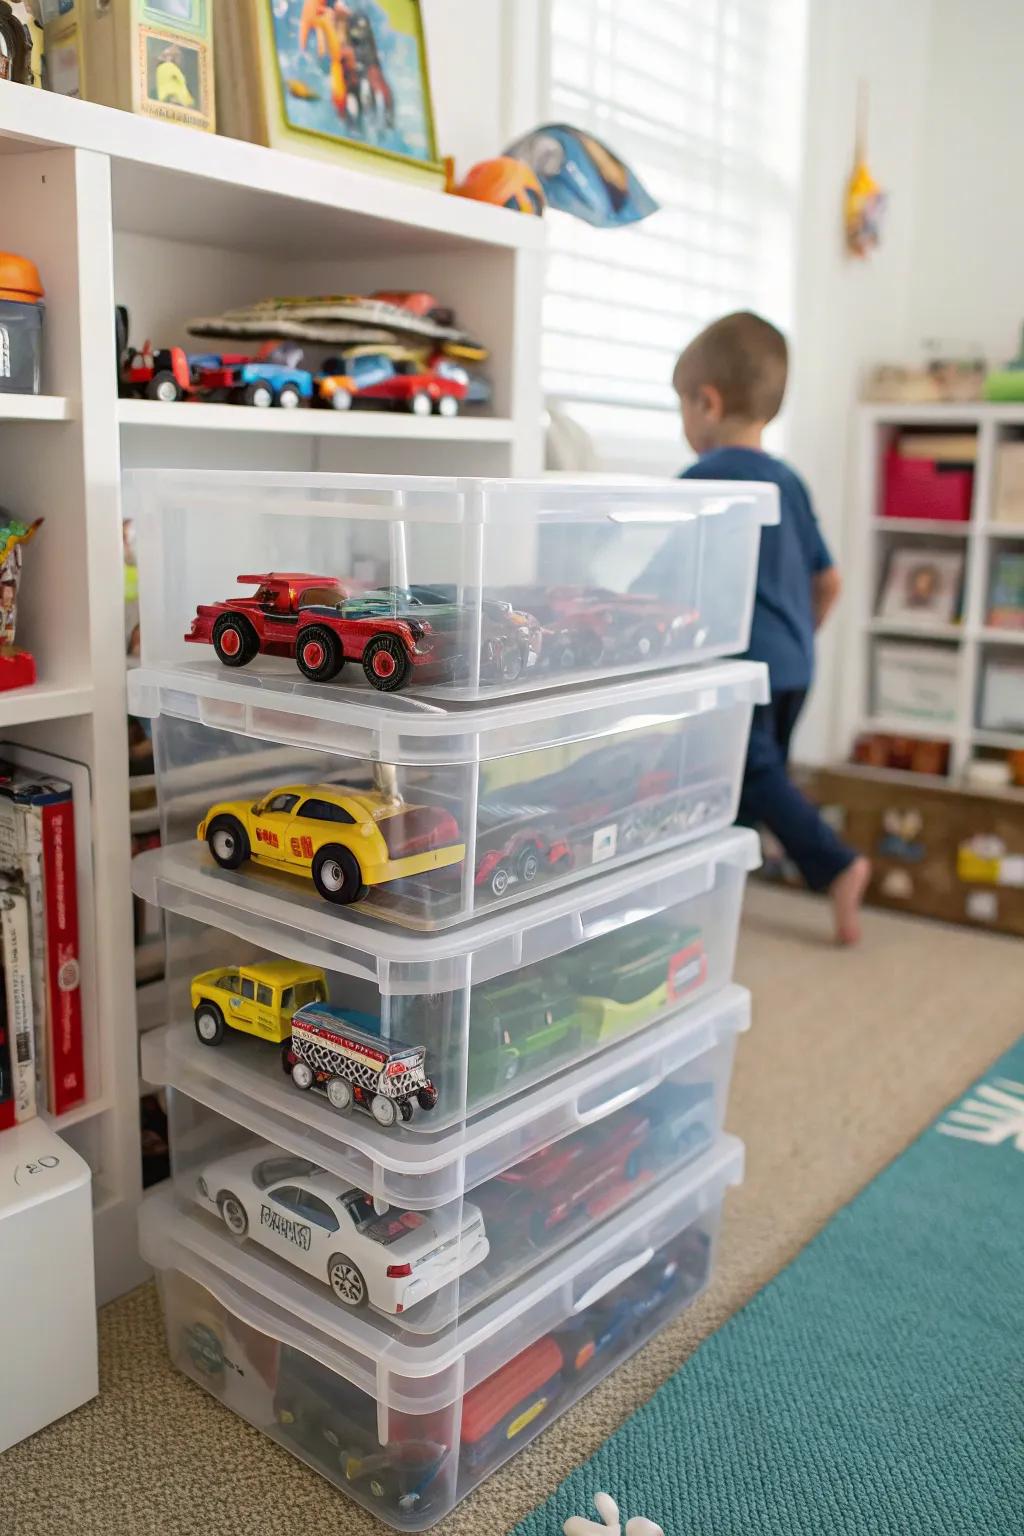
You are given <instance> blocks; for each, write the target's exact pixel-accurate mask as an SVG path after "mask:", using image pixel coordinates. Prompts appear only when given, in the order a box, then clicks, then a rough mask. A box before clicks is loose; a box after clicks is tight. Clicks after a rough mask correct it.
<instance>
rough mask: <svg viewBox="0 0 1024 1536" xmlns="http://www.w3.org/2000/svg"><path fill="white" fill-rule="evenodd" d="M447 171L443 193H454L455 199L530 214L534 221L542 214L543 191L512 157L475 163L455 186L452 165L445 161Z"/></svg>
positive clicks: (523, 167)
mask: <svg viewBox="0 0 1024 1536" xmlns="http://www.w3.org/2000/svg"><path fill="white" fill-rule="evenodd" d="M447 170H448V185H447V189H446V190H447V191H449V192H454V193H455V195H456V197H469V198H472V199H473V201H474V202H476V203H494V204H495V205H496V206H497V207H498V208H511V209H512V210H513V211H514V212H516V213H526V214H531V215H533V216H534V217H536V218H540V217H541V216H542V215H543V213H544V208H545V205H546V202H547V199H546V198H545V196H544V188H543V187H542V186H541V184H540V182H539V181H538V180H537V177H536V175H535V174H534V172H533V171H532V170H531V169H530V167H529V166H528V165H527V164H526V163H525V161H523V160H517V159H516V158H515V157H514V156H512V155H498V156H496V157H495V158H494V159H493V160H481V161H479V162H478V163H477V164H476V165H474V166H472V167H471V168H470V169H469V170H468V171H467V172H466V174H465V176H464V177H463V178H462V180H461V181H460V182H458V183H456V181H455V174H454V164H453V162H451V161H449V162H448V166H447Z"/></svg>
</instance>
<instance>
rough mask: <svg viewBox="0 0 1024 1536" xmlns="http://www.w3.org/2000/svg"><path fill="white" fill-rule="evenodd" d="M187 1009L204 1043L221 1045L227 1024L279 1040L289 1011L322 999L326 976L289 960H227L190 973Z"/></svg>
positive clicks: (287, 1029)
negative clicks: (189, 1007)
mask: <svg viewBox="0 0 1024 1536" xmlns="http://www.w3.org/2000/svg"><path fill="white" fill-rule="evenodd" d="M191 992H192V1014H193V1017H194V1018H195V1021H196V1034H197V1035H198V1036H199V1039H200V1040H201V1041H202V1042H203V1044H204V1045H220V1043H221V1041H222V1040H223V1039H224V1035H225V1032H226V1031H227V1030H228V1029H237V1030H238V1031H239V1033H240V1034H243V1035H255V1037H256V1038H257V1039H258V1040H269V1041H270V1043H271V1044H272V1045H282V1044H283V1043H284V1041H285V1040H287V1039H289V1037H290V1036H291V1032H292V1014H293V1013H295V1012H296V1010H297V1009H299V1008H302V1007H303V1006H304V1005H305V1004H307V1003H322V1002H324V1001H325V1000H326V998H327V977H326V976H325V975H324V973H323V971H322V970H320V968H319V966H315V965H299V964H298V963H297V962H296V961H294V960H264V961H263V962H262V963H261V964H260V965H229V966H222V967H220V968H219V969H218V970H214V971H203V972H202V974H201V975H199V976H193V978H192V987H191Z"/></svg>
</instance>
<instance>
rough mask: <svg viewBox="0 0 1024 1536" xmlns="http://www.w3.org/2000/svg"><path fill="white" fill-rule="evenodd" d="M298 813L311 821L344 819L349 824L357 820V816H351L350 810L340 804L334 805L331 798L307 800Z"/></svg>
mask: <svg viewBox="0 0 1024 1536" xmlns="http://www.w3.org/2000/svg"><path fill="white" fill-rule="evenodd" d="M296 814H297V815H299V816H305V817H307V818H308V819H309V820H310V821H342V822H345V823H347V824H348V825H349V826H351V825H352V824H353V822H354V821H355V817H354V816H350V815H349V813H348V811H346V810H343V809H342V807H341V806H340V805H332V804H331V802H330V801H329V800H305V801H303V803H302V805H300V806H299V809H298V811H297V812H296Z"/></svg>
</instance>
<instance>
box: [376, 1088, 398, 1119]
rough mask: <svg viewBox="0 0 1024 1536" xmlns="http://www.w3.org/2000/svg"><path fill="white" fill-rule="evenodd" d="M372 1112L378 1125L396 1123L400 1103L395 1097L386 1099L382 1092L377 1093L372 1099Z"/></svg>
mask: <svg viewBox="0 0 1024 1536" xmlns="http://www.w3.org/2000/svg"><path fill="white" fill-rule="evenodd" d="M370 1114H371V1115H372V1116H373V1118H374V1119H375V1120H376V1122H377V1124H378V1125H384V1126H390V1125H394V1123H395V1121H396V1120H397V1119H398V1105H397V1104H396V1103H395V1101H394V1099H386V1098H385V1097H384V1095H383V1094H382V1093H375V1094H374V1096H373V1098H372V1099H371V1100H370Z"/></svg>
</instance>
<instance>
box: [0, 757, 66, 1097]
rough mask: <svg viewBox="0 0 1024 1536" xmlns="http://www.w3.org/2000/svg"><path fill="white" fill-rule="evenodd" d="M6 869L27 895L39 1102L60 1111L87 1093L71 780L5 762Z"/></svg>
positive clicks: (0, 800)
mask: <svg viewBox="0 0 1024 1536" xmlns="http://www.w3.org/2000/svg"><path fill="white" fill-rule="evenodd" d="M0 869H3V870H4V871H6V872H9V873H11V874H14V875H15V876H16V877H18V878H19V879H20V882H21V884H22V886H23V888H24V890H25V895H26V897H27V899H28V907H29V935H30V941H31V950H32V996H33V1003H34V1011H35V1019H36V1042H35V1043H36V1067H37V1073H38V1076H39V1087H40V1089H41V1090H43V1092H41V1093H40V1095H39V1098H40V1102H45V1103H46V1105H47V1107H48V1108H49V1110H50V1112H51V1114H55V1115H60V1114H63V1113H64V1111H65V1110H68V1109H71V1108H73V1107H74V1105H76V1104H80V1103H82V1102H83V1100H84V1099H85V1061H84V1045H83V1037H82V994H81V985H80V981H81V976H80V967H79V937H78V887H77V880H76V868H75V808H74V799H73V795H72V789H71V785H70V784H69V783H68V782H67V780H66V779H59V778H55V777H53V776H51V775H50V774H48V773H44V772H39V771H36V770H35V769H32V768H28V767H21V766H19V765H16V764H14V763H11V762H0Z"/></svg>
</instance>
